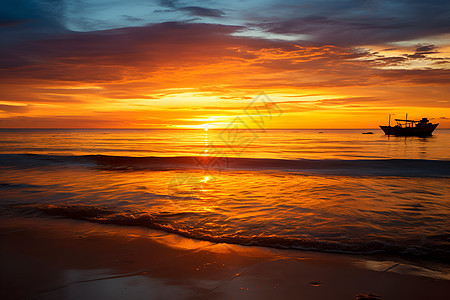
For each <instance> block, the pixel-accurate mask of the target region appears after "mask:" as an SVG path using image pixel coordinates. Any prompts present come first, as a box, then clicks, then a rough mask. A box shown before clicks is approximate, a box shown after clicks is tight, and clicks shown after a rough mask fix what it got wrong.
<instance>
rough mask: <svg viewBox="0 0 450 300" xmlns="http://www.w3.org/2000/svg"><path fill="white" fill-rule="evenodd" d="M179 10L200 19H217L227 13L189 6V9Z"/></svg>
mask: <svg viewBox="0 0 450 300" xmlns="http://www.w3.org/2000/svg"><path fill="white" fill-rule="evenodd" d="M179 10H182V11H185V12H188V13H189V14H191V15H193V16H198V17H215V18H220V17H223V16H224V15H225V13H224V12H223V11H221V10H219V9H211V8H204V7H199V6H187V7H181V8H179Z"/></svg>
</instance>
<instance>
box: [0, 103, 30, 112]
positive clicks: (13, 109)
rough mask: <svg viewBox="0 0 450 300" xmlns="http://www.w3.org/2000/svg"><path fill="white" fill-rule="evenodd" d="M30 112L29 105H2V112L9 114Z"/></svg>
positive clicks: (0, 107)
mask: <svg viewBox="0 0 450 300" xmlns="http://www.w3.org/2000/svg"><path fill="white" fill-rule="evenodd" d="M28 110H29V107H28V105H23V106H19V105H7V104H0V111H4V112H8V113H24V112H27V111H28Z"/></svg>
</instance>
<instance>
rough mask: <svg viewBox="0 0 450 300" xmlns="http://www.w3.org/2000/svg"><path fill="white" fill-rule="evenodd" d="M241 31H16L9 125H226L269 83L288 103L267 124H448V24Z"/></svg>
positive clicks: (1, 96) (10, 58) (0, 80)
mask: <svg viewBox="0 0 450 300" xmlns="http://www.w3.org/2000/svg"><path fill="white" fill-rule="evenodd" d="M11 28H14V25H11V26H6V29H5V28H2V30H11V32H13V30H12V29H11ZM241 30H242V27H240V26H234V25H224V24H211V23H188V22H183V23H177V22H170V23H158V24H150V25H145V26H130V27H122V28H111V29H105V30H91V31H84V32H81V31H73V30H68V31H64V32H62V33H57V34H52V35H50V36H45V37H41V38H39V39H31V38H28V39H26V40H21V41H19V42H17V41H14V42H10V47H9V48H4V49H3V50H2V51H0V54H1V55H2V58H1V59H0V62H1V64H2V68H1V70H0V89H1V92H0V127H3V128H24V127H28V128H52V127H54V128H197V127H209V128H221V127H225V126H227V124H228V123H229V122H230V121H231V120H232V119H234V118H235V117H236V116H245V115H246V114H245V111H244V108H245V107H246V106H247V105H248V104H249V103H250V102H251V101H252V100H253V99H254V97H256V96H257V95H258V94H259V93H261V92H264V93H265V94H266V95H268V96H269V97H270V99H271V100H272V101H274V102H275V103H277V105H278V107H279V108H280V109H281V110H282V112H283V113H282V115H281V116H280V117H279V118H274V119H273V120H271V121H270V122H268V123H267V124H266V125H267V127H268V128H376V127H377V126H378V124H380V123H386V122H387V119H388V114H395V117H402V118H403V117H404V114H405V113H408V114H409V117H410V118H415V119H418V118H421V117H428V118H429V119H431V120H432V122H433V123H435V122H439V123H440V124H441V125H440V128H445V127H447V128H450V103H449V98H448V95H449V94H450V86H449V83H450V76H449V68H448V67H449V62H448V57H449V55H450V41H449V37H450V35H449V34H440V35H434V36H432V37H428V38H426V37H422V38H421V39H419V40H410V41H403V42H401V41H396V42H383V41H381V42H377V43H373V44H372V45H371V44H367V45H339V43H337V42H336V43H334V45H333V43H330V44H326V43H319V42H307V41H300V40H287V39H269V38H263V37H260V36H248V35H238V34H236V33H237V32H240V31H241ZM330 42H332V41H330Z"/></svg>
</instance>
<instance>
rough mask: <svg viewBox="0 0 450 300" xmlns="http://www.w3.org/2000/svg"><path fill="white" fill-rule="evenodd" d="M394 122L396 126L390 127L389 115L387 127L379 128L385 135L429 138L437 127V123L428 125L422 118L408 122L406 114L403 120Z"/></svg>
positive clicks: (426, 120)
mask: <svg viewBox="0 0 450 300" xmlns="http://www.w3.org/2000/svg"><path fill="white" fill-rule="evenodd" d="M395 121H396V122H397V125H395V126H391V115H389V126H383V125H380V128H381V129H382V130H383V131H384V133H385V134H386V135H396V136H430V135H432V133H433V131H434V130H435V129H436V127H437V126H438V125H439V123H436V124H432V123H430V121H428V119H427V118H422V119H421V120H419V121H415V120H408V114H406V118H405V119H404V120H402V119H395Z"/></svg>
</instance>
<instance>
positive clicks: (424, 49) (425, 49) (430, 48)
mask: <svg viewBox="0 0 450 300" xmlns="http://www.w3.org/2000/svg"><path fill="white" fill-rule="evenodd" d="M436 49H437V47H436V46H435V45H418V46H417V48H416V53H417V54H433V53H439V52H438V51H436Z"/></svg>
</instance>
